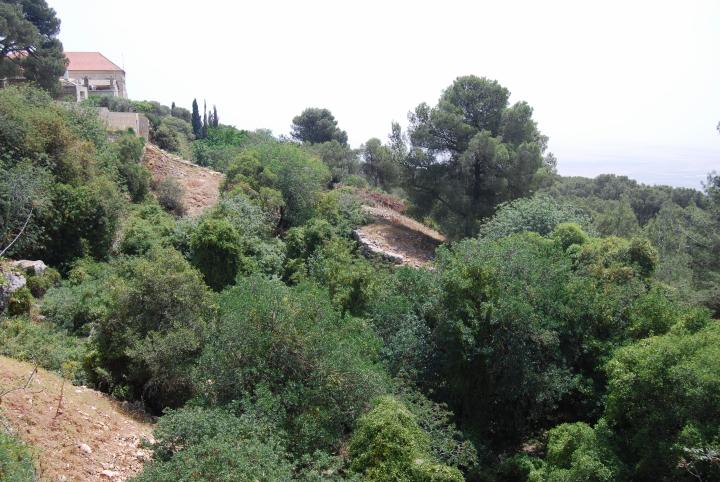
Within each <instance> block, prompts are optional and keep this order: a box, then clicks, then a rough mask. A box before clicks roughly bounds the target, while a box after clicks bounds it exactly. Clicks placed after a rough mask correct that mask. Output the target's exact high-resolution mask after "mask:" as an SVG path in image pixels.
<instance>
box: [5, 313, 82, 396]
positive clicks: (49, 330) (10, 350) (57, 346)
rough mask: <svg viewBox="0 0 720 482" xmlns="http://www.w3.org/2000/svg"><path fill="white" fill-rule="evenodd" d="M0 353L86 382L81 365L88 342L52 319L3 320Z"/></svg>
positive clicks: (23, 317) (77, 380)
mask: <svg viewBox="0 0 720 482" xmlns="http://www.w3.org/2000/svg"><path fill="white" fill-rule="evenodd" d="M0 355H3V356H9V357H12V358H15V359H18V360H22V361H27V362H31V363H37V364H38V365H39V366H41V367H42V368H45V369H46V370H52V371H56V372H59V373H62V375H63V376H65V377H66V378H69V379H70V380H72V381H73V382H77V383H84V382H85V376H84V372H83V368H82V362H83V359H84V356H85V341H84V340H81V339H80V338H77V337H75V336H70V335H68V334H67V333H66V332H65V331H64V330H61V329H58V327H57V326H55V325H54V324H53V323H51V322H37V321H33V320H31V319H30V318H28V317H25V316H20V317H16V318H6V319H4V320H0Z"/></svg>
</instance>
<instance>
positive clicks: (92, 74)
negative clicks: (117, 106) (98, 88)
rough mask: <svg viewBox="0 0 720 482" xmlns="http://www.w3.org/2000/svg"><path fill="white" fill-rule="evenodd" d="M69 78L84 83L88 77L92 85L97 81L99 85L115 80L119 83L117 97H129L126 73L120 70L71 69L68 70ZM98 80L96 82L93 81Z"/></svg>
mask: <svg viewBox="0 0 720 482" xmlns="http://www.w3.org/2000/svg"><path fill="white" fill-rule="evenodd" d="M67 78H68V79H73V80H75V81H78V82H80V84H83V83H84V80H85V78H87V79H88V82H89V84H90V85H93V84H94V83H97V84H98V85H103V84H106V83H107V82H108V81H113V80H114V81H115V83H116V84H117V88H118V91H117V97H122V98H123V99H127V87H126V85H125V74H124V73H123V72H122V71H119V70H107V71H98V70H93V71H85V70H70V71H68V72H67ZM93 81H96V82H93Z"/></svg>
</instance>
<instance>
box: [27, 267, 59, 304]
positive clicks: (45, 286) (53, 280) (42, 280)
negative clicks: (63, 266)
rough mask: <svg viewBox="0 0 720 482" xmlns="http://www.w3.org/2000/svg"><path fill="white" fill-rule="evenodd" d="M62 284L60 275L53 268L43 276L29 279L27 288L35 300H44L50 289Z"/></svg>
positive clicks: (47, 270)
mask: <svg viewBox="0 0 720 482" xmlns="http://www.w3.org/2000/svg"><path fill="white" fill-rule="evenodd" d="M59 283H60V273H59V272H58V271H57V270H56V269H53V268H48V269H46V270H45V272H44V273H43V274H40V275H36V276H30V277H28V279H27V287H28V289H29V290H30V292H31V293H32V295H33V296H34V297H35V298H42V297H43V296H45V293H46V292H47V290H49V289H50V288H53V287H55V286H57V285H58V284H59Z"/></svg>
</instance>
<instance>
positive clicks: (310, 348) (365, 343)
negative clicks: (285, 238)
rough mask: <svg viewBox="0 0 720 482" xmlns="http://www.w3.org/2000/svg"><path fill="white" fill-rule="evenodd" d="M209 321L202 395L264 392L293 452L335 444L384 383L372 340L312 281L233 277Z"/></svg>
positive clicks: (218, 398)
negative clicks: (213, 320)
mask: <svg viewBox="0 0 720 482" xmlns="http://www.w3.org/2000/svg"><path fill="white" fill-rule="evenodd" d="M216 326H217V328H216V330H215V331H214V332H213V336H212V337H211V338H210V339H209V340H208V344H207V346H206V348H205V350H204V352H203V355H202V357H201V358H200V360H199V363H198V367H197V372H196V387H197V391H198V392H199V394H200V396H201V398H202V400H204V401H205V403H209V404H220V405H227V404H231V403H234V401H245V402H252V401H253V400H255V399H257V398H258V397H260V398H263V399H264V400H266V403H268V404H269V405H271V406H272V410H269V411H270V413H272V416H273V417H275V418H276V419H277V420H278V425H279V426H280V427H281V428H283V429H284V430H286V431H287V432H288V433H289V434H290V440H291V442H292V448H293V449H294V451H297V452H298V453H311V452H313V451H314V450H315V449H323V448H325V449H329V448H337V447H338V446H339V444H340V441H341V437H342V435H343V434H344V433H345V432H346V431H347V430H348V429H349V427H351V426H352V424H353V423H354V420H355V417H356V416H357V415H358V414H359V412H360V411H361V410H363V408H364V406H365V405H366V404H368V403H369V401H370V400H371V399H372V398H373V397H375V396H376V395H378V394H379V393H381V391H382V390H384V386H385V383H386V380H385V377H384V375H383V373H382V370H381V368H380V367H379V365H378V363H377V350H378V340H377V339H376V338H375V337H374V335H373V333H372V332H371V330H369V329H368V327H367V325H366V324H365V323H364V322H362V321H361V320H355V319H342V318H341V317H340V316H339V314H338V313H337V311H335V310H334V309H333V308H332V306H331V304H330V301H329V300H328V298H327V295H325V294H324V293H323V292H321V291H320V290H318V289H316V288H313V287H310V286H307V285H301V286H297V287H294V288H288V287H287V286H285V285H284V284H283V283H282V282H280V281H279V280H269V279H265V278H262V277H260V276H257V275H254V276H251V277H249V278H238V282H237V285H236V286H234V287H232V288H229V289H227V290H225V291H224V292H223V293H222V294H221V295H220V313H219V319H218V321H217V323H216ZM241 353H242V356H239V354H241ZM263 393H266V395H265V396H261V395H262V394H263Z"/></svg>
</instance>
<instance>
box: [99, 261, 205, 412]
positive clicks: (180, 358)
mask: <svg viewBox="0 0 720 482" xmlns="http://www.w3.org/2000/svg"><path fill="white" fill-rule="evenodd" d="M111 267H112V269H113V271H114V272H115V273H116V277H114V278H112V282H111V283H107V285H106V286H105V287H104V290H105V291H106V292H108V294H109V297H110V300H109V305H108V310H107V313H106V315H105V316H103V317H101V318H100V319H99V320H98V321H97V325H96V329H95V331H94V334H93V337H92V338H91V349H92V352H91V353H90V356H89V358H88V364H87V370H88V376H89V377H90V378H91V381H92V382H93V383H95V385H96V386H99V387H101V388H105V389H108V390H117V393H123V394H125V396H126V397H127V398H130V399H133V400H136V399H142V400H143V401H144V402H145V403H146V404H147V406H148V408H150V409H151V410H154V411H155V412H159V411H160V410H162V409H163V408H165V407H177V406H179V405H181V404H182V403H184V402H185V401H186V400H187V399H188V398H189V397H190V396H191V395H192V386H191V381H190V374H191V369H192V366H193V364H194V361H195V359H196V357H197V355H198V354H199V353H200V352H201V350H202V348H203V345H204V343H205V339H206V336H207V324H208V322H209V321H210V320H211V319H212V317H213V310H214V306H213V302H212V297H211V293H210V292H209V290H208V289H207V287H206V286H205V284H204V283H203V281H202V276H201V275H200V273H198V272H197V271H196V270H195V269H193V268H192V267H191V266H190V265H189V263H188V262H187V261H186V260H185V259H184V258H183V257H182V255H180V253H178V252H177V251H175V250H173V249H159V248H156V249H153V250H152V251H150V252H149V253H148V254H147V255H146V256H144V257H135V258H127V259H119V260H117V261H115V262H114V263H113V265H112V266H111Z"/></svg>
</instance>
